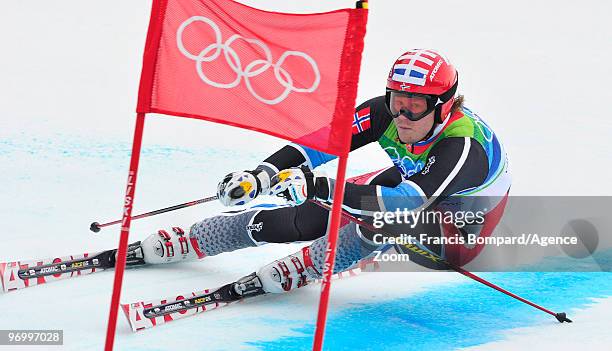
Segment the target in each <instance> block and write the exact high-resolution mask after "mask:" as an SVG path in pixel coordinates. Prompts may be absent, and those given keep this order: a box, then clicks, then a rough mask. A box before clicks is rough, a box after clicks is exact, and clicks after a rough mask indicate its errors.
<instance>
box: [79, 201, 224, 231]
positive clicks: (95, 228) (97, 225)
mask: <svg viewBox="0 0 612 351" xmlns="http://www.w3.org/2000/svg"><path fill="white" fill-rule="evenodd" d="M217 199H219V197H218V196H217V195H215V196H210V197H205V198H203V199H199V200H194V201H189V202H185V203H183V204H179V205H174V206H170V207H166V208H162V209H159V210H155V211H151V212H147V213H141V214H139V215H136V216H132V219H139V218H145V217H151V216H155V215H158V214H161V213H165V212H170V211H174V210H178V209H181V208H185V207H190V206H195V205H199V204H203V203H206V202H210V201H214V200H217ZM122 221H123V219H118V220H116V221H112V222H108V223H102V224H100V223H98V222H93V223H92V224H91V225H90V226H89V230H91V231H92V232H94V233H97V232H99V231H100V229H101V228H104V227H108V226H109V225H113V224H117V223H121V222H122Z"/></svg>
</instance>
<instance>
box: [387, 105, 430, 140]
mask: <svg viewBox="0 0 612 351" xmlns="http://www.w3.org/2000/svg"><path fill="white" fill-rule="evenodd" d="M434 114H435V111H432V112H430V113H429V114H427V115H426V116H425V117H423V118H421V119H420V120H418V121H411V120H409V119H408V118H407V117H406V116H404V115H399V116H398V117H396V118H394V119H393V123H395V126H396V127H397V135H398V136H399V138H400V140H401V141H402V143H405V144H414V143H416V142H417V141H420V140H421V139H423V138H424V137H425V136H426V135H427V133H429V131H430V130H431V127H432V126H433V124H434Z"/></svg>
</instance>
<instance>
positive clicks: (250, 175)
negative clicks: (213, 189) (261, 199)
mask: <svg viewBox="0 0 612 351" xmlns="http://www.w3.org/2000/svg"><path fill="white" fill-rule="evenodd" d="M269 189H270V176H269V175H268V174H267V173H266V172H265V171H262V170H254V171H239V172H232V173H230V174H228V175H226V176H225V177H223V180H221V182H219V185H218V186H217V196H218V197H219V201H221V203H222V204H223V205H225V206H239V205H244V204H246V203H247V202H250V201H251V200H253V199H254V198H256V197H257V196H258V195H259V194H262V193H264V194H267V193H268V191H269Z"/></svg>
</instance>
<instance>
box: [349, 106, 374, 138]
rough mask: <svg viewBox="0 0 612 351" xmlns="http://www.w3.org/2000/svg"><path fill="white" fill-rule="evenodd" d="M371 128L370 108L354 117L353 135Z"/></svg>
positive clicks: (364, 109)
mask: <svg viewBox="0 0 612 351" xmlns="http://www.w3.org/2000/svg"><path fill="white" fill-rule="evenodd" d="M369 128H370V107H369V106H368V107H366V108H363V109H361V110H359V111H357V112H355V114H354V115H353V127H352V132H353V135H355V134H359V133H361V132H363V131H364V130H366V129H369Z"/></svg>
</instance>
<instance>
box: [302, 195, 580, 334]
mask: <svg viewBox="0 0 612 351" xmlns="http://www.w3.org/2000/svg"><path fill="white" fill-rule="evenodd" d="M310 202H312V203H314V204H317V205H319V206H321V207H323V208H325V209H326V210H328V211H329V210H331V206H329V205H327V204H324V203H321V202H318V201H315V200H310ZM342 216H343V217H344V218H346V219H348V220H349V221H351V222H354V223H356V224H358V225H360V226H362V227H364V228H366V229H368V230H371V231H373V232H377V233H381V234H384V235H387V236H392V235H391V234H389V233H387V232H385V231H382V230H380V229H378V228H376V227H374V226H373V225H371V224H369V223H367V222H364V221H362V220H360V219H358V218H356V217H354V216H352V215H351V214H350V213H348V212H346V211H345V210H342ZM406 245H414V244H406ZM414 246H416V245H414ZM413 252H414V253H417V254H420V255H422V256H424V257H426V258H428V259H430V260H432V261H434V262H436V263H443V264H446V265H447V266H448V267H450V268H451V269H452V270H454V271H455V272H457V273H460V274H463V275H464V276H466V277H468V278H470V279H473V280H475V281H477V282H479V283H481V284H484V285H486V286H488V287H490V288H493V289H495V290H497V291H499V292H501V293H503V294H506V295H507V296H510V297H512V298H514V299H517V300H519V301H521V302H523V303H526V304H528V305H529V306H532V307H535V308H537V309H539V310H540V311H543V312H546V313H548V314H550V315H552V316H554V317H555V318H556V319H557V320H558V321H559V322H560V323H563V322H568V323H572V320H571V319H569V318H567V315H566V314H565V312H559V313H555V312H553V311H551V310H549V309H546V308H544V307H542V306H540V305H538V304H535V303H533V302H531V301H529V300H527V299H525V298H522V297H520V296H518V295H516V294H513V293H511V292H510V291H508V290H506V289H504V288H502V287H499V286H497V285H495V284H493V283H491V282H489V281H487V280H485V279H483V278H481V277H479V276H477V275H475V274H474V273H471V272H469V271H467V270H465V269H463V268H461V267H459V266H457V265H455V264H453V263H451V262H448V261H447V260H445V259H443V258H442V257H440V256H438V255H436V254H434V253H433V252H432V253H428V252H424V251H422V250H414V251H413ZM430 255H431V256H430ZM432 256H434V258H435V259H434V258H432Z"/></svg>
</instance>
